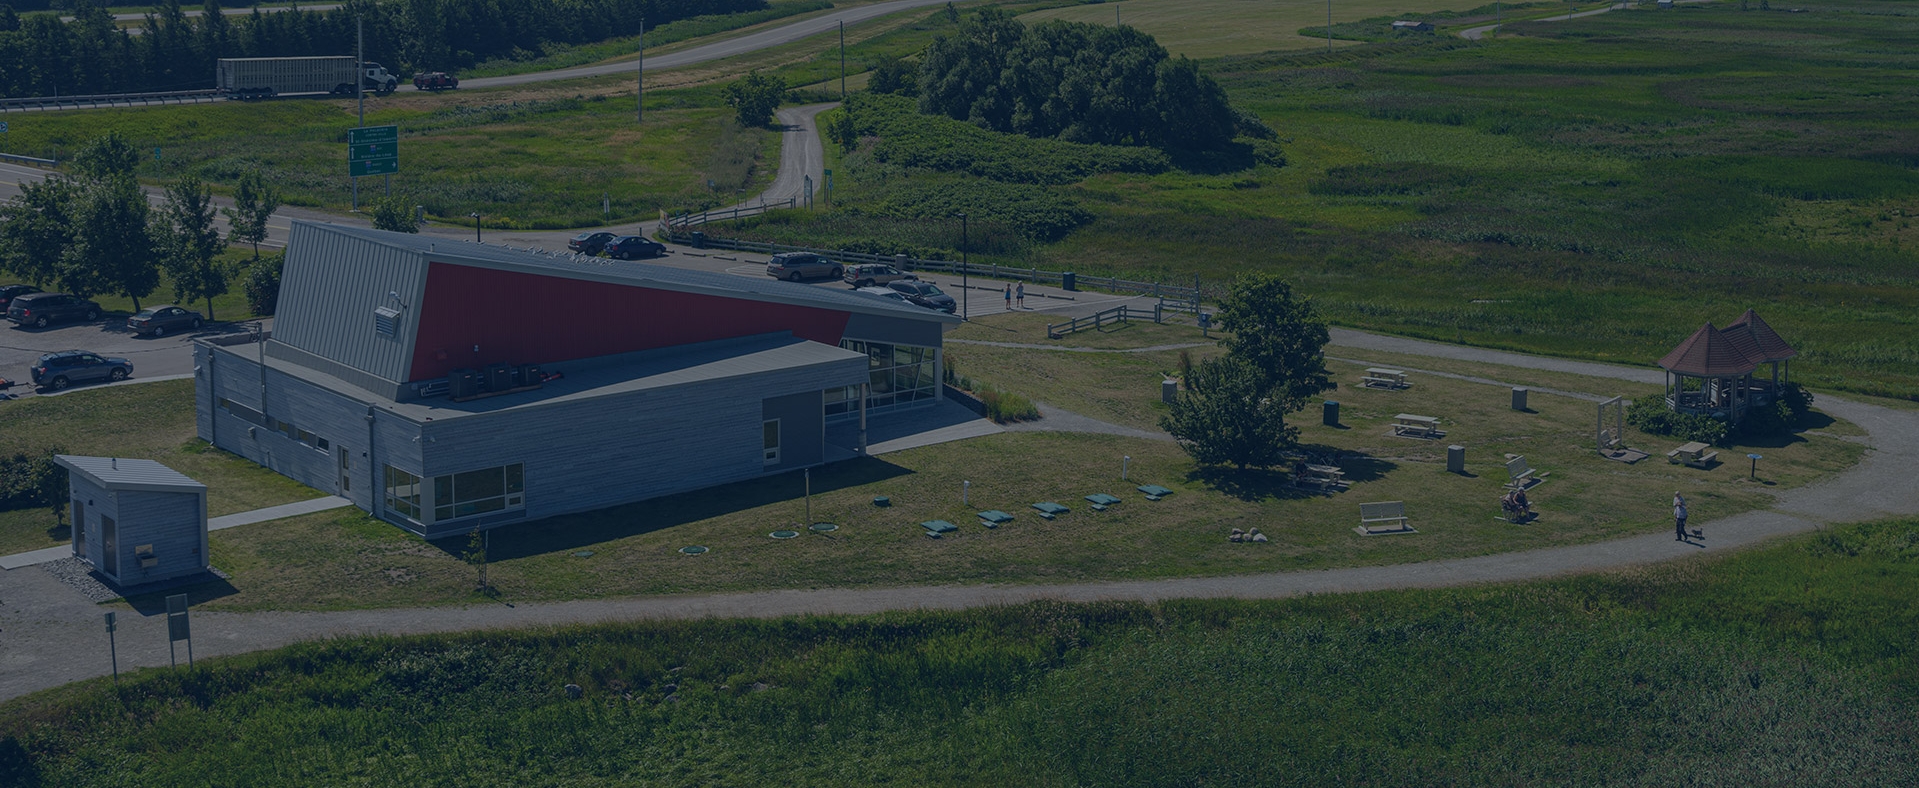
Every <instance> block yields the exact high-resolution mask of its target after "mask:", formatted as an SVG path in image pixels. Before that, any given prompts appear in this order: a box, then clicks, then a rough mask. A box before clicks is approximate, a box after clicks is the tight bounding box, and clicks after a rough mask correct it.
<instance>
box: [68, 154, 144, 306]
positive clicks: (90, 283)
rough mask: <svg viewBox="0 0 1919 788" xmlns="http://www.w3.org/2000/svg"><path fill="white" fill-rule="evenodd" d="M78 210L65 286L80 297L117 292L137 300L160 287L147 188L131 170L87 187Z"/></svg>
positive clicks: (76, 204)
mask: <svg viewBox="0 0 1919 788" xmlns="http://www.w3.org/2000/svg"><path fill="white" fill-rule="evenodd" d="M75 206H76V207H75V209H74V211H73V220H74V221H73V228H74V233H73V243H72V244H71V245H69V246H68V247H67V248H66V251H65V253H64V254H63V255H62V256H61V276H60V286H61V289H63V290H66V291H68V292H70V293H73V294H75V295H79V296H89V295H94V294H97V293H116V294H119V295H123V296H126V297H128V298H131V299H133V308H134V309H136V310H137V309H139V308H140V299H142V298H145V297H147V296H149V295H152V294H153V291H154V289H155V288H158V287H159V286H160V267H159V265H158V264H157V261H156V260H155V259H154V252H153V238H152V236H150V235H148V234H147V215H148V213H149V211H148V208H147V195H146V192H144V191H141V189H140V184H139V183H136V182H135V181H134V180H133V176H132V175H131V174H126V175H119V176H114V177H109V178H105V179H102V180H96V181H92V182H90V183H86V184H84V185H82V186H81V188H80V193H79V197H78V199H77V200H75Z"/></svg>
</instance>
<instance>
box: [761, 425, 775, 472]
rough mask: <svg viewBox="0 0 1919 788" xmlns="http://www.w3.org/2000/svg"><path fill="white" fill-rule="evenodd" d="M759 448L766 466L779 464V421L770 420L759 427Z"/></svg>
mask: <svg viewBox="0 0 1919 788" xmlns="http://www.w3.org/2000/svg"><path fill="white" fill-rule="evenodd" d="M760 448H761V456H762V457H763V458H764V459H765V460H766V464H767V465H778V464H780V420H779V419H770V420H768V421H766V422H765V423H763V424H761V425H760Z"/></svg>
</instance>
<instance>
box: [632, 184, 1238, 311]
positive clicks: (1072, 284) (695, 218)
mask: <svg viewBox="0 0 1919 788" xmlns="http://www.w3.org/2000/svg"><path fill="white" fill-rule="evenodd" d="M793 206H794V200H792V199H787V200H784V201H781V202H772V203H766V204H765V205H761V206H750V205H749V206H737V207H734V208H727V209H724V210H718V211H704V212H701V213H688V214H680V215H677V216H669V217H667V218H666V221H665V222H664V224H663V225H662V226H661V231H662V232H664V233H665V234H666V236H667V239H668V240H671V241H672V242H674V243H678V244H691V245H693V246H694V247H696V248H712V249H733V250H737V251H742V252H759V253H761V254H777V253H779V252H811V253H813V254H817V255H820V256H821V257H828V258H831V259H834V260H838V261H840V262H842V263H885V264H887V265H891V266H893V267H895V268H898V269H900V270H902V271H938V272H941V273H949V274H959V273H966V274H969V275H972V276H983V277H987V278H989V279H1015V280H1020V281H1025V282H1032V283H1033V284H1036V285H1041V284H1045V285H1058V286H1059V287H1060V288H1061V289H1063V290H1067V291H1077V290H1079V289H1080V288H1082V287H1092V288H1098V289H1100V290H1105V291H1108V292H1114V293H1137V294H1139V295H1144V296H1152V297H1154V298H1158V299H1160V301H1161V304H1160V306H1159V307H1157V308H1160V309H1170V310H1175V311H1180V312H1192V313H1194V314H1198V313H1199V312H1200V310H1201V308H1202V306H1201V301H1202V296H1203V292H1202V291H1201V289H1200V287H1199V282H1198V281H1197V280H1195V281H1194V283H1193V286H1192V287H1186V286H1182V285H1169V284H1166V283H1164V282H1135V281H1132V280H1130V279H1119V278H1115V277H1110V276H1089V275H1084V274H1076V273H1073V272H1071V271H1042V270H1040V269H1038V268H1015V267H1013V266H1005V265H999V264H997V263H989V264H982V265H969V264H965V263H961V262H958V261H955V260H928V259H923V258H918V257H909V256H907V255H904V254H895V255H883V254H867V253H865V252H850V251H846V250H843V249H816V248H813V247H810V246H791V245H788V244H774V243H761V242H759V241H740V240H735V239H732V238H718V237H714V236H710V235H706V234H705V233H700V234H699V236H698V237H695V236H694V232H695V231H694V230H693V229H692V228H694V227H699V226H702V225H705V224H707V223H709V222H717V221H726V220H728V219H737V218H743V217H747V216H758V215H760V214H762V213H765V212H766V211H767V210H769V209H773V208H791V207H793ZM962 268H963V269H964V271H962V270H961V269H962ZM1135 311H1139V310H1135Z"/></svg>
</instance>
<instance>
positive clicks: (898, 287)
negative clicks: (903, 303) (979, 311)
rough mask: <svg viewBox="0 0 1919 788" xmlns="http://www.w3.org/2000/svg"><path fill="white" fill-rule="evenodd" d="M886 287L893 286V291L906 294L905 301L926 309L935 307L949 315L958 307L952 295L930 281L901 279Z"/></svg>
mask: <svg viewBox="0 0 1919 788" xmlns="http://www.w3.org/2000/svg"><path fill="white" fill-rule="evenodd" d="M887 287H890V288H893V290H894V291H895V292H898V293H899V294H900V295H903V296H906V300H907V301H909V302H912V303H914V304H917V305H919V306H923V307H926V308H927V309H937V310H939V311H941V312H945V313H946V314H949V315H950V314H953V310H955V309H958V308H959V303H958V302H956V301H954V300H953V297H952V296H950V295H947V294H945V293H942V292H940V289H939V288H937V287H934V286H933V283H932V282H912V281H905V280H902V281H898V282H894V283H892V284H890V285H887Z"/></svg>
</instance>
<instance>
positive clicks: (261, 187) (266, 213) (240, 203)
mask: <svg viewBox="0 0 1919 788" xmlns="http://www.w3.org/2000/svg"><path fill="white" fill-rule="evenodd" d="M277 210H280V193H279V192H278V191H276V190H275V189H274V188H273V187H272V186H271V185H269V184H268V183H267V182H266V179H265V178H262V177H260V173H259V172H258V171H253V170H249V171H248V172H247V173H246V174H244V175H241V176H240V182H239V183H237V184H235V185H234V187H233V207H232V208H222V209H220V212H221V213H223V214H226V216H227V225H228V226H229V227H231V228H232V229H231V230H229V231H228V232H227V240H228V241H240V242H242V243H247V244H252V245H253V259H255V260H258V259H260V242H261V241H264V240H266V239H267V220H268V219H271V218H273V212H274V211H277Z"/></svg>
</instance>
